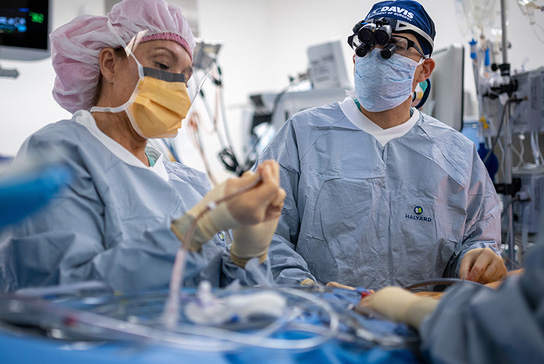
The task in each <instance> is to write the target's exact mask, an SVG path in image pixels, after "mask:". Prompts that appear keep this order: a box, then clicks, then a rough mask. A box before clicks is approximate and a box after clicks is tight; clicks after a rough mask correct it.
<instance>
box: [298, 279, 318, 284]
mask: <svg viewBox="0 0 544 364" xmlns="http://www.w3.org/2000/svg"><path fill="white" fill-rule="evenodd" d="M315 284H317V283H315V281H314V280H313V279H310V278H306V279H305V280H303V281H302V282H300V285H301V286H313V285H315Z"/></svg>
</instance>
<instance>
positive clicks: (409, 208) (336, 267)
mask: <svg viewBox="0 0 544 364" xmlns="http://www.w3.org/2000/svg"><path fill="white" fill-rule="evenodd" d="M346 100H347V101H346ZM346 100H345V101H344V102H352V103H353V100H351V99H346ZM353 107H354V108H356V106H355V104H353ZM265 159H276V160H277V161H278V163H279V164H280V167H281V186H282V187H283V188H284V189H285V191H286V192H287V197H286V198H285V205H284V208H283V212H282V216H281V218H280V222H279V225H278V228H277V230H276V235H275V236H274V238H273V240H272V244H271V247H270V250H269V257H270V262H271V267H272V272H273V274H274V276H275V279H276V282H278V283H289V284H297V283H300V282H301V281H303V280H304V279H306V278H310V279H314V280H317V281H320V282H322V283H326V282H329V281H337V282H340V283H343V284H347V285H351V286H362V287H366V288H372V289H378V288H381V287H383V286H386V285H401V286H404V285H407V284H410V283H414V282H418V281H421V280H425V279H430V278H437V277H443V276H444V277H457V276H458V272H459V266H460V260H461V259H462V257H463V256H464V254H465V253H466V252H467V251H468V250H470V249H473V248H478V247H487V246H489V247H492V248H493V249H498V246H497V243H498V242H499V241H500V230H501V229H500V206H499V201H498V198H497V195H496V192H495V188H494V186H493V183H492V182H491V180H490V179H489V176H488V174H487V171H486V169H485V167H484V165H483V163H482V161H481V160H480V157H479V156H478V153H477V151H476V148H475V146H474V145H473V143H472V142H471V141H470V140H468V139H467V138H466V137H465V136H463V135H462V134H461V133H459V132H457V131H455V130H454V129H452V128H450V127H448V126H446V125H445V124H443V123H441V122H439V121H438V120H435V119H433V118H431V117H430V116H428V115H425V114H423V113H421V114H420V117H419V120H417V121H416V122H415V124H414V126H413V127H412V128H411V129H409V131H408V132H407V133H406V134H404V135H403V136H401V137H398V138H395V139H392V140H390V141H389V142H387V143H386V144H385V145H384V146H382V145H381V144H380V143H379V142H378V141H377V140H376V139H375V138H374V137H373V136H372V135H371V134H369V133H367V132H365V131H363V130H362V129H361V128H359V127H357V126H355V124H354V123H352V122H351V121H350V120H349V119H348V118H347V116H346V115H345V114H344V112H343V110H342V108H341V106H340V104H339V103H332V104H329V105H326V106H324V107H318V108H312V109H308V110H304V111H302V112H300V113H297V114H295V115H294V116H293V117H292V118H291V119H290V120H288V121H287V122H286V123H285V124H284V125H283V126H282V127H281V128H280V130H279V131H278V133H277V134H276V135H275V137H274V138H273V139H272V141H271V142H270V144H269V145H268V146H267V147H266V148H265V150H264V151H263V153H261V155H260V156H259V161H258V163H259V162H262V161H263V160H265Z"/></svg>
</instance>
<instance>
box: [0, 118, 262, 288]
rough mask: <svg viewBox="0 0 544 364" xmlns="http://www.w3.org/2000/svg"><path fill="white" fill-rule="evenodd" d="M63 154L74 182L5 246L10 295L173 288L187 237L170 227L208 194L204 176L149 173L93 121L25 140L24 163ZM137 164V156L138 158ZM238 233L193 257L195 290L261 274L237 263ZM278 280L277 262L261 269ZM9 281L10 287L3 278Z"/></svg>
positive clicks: (160, 166)
mask: <svg viewBox="0 0 544 364" xmlns="http://www.w3.org/2000/svg"><path fill="white" fill-rule="evenodd" d="M51 147H54V148H58V149H59V150H60V151H61V152H62V153H63V157H64V162H65V163H66V164H67V165H68V166H70V167H71V169H72V170H73V171H74V178H73V181H72V184H71V185H70V187H69V188H68V189H66V190H65V191H63V192H62V193H60V194H59V195H58V196H57V197H55V198H54V199H53V200H52V201H51V202H50V205H49V207H48V208H46V209H45V210H43V211H42V212H40V213H38V214H36V215H34V216H32V217H31V218H28V219H27V220H25V221H23V223H21V224H19V225H15V226H14V227H13V229H12V231H11V232H10V235H11V239H10V240H9V241H8V242H5V243H3V244H2V246H1V251H0V257H2V262H1V263H2V267H0V268H2V269H0V272H2V271H3V273H4V275H5V277H4V279H5V280H4V282H3V283H4V284H5V285H6V287H3V288H4V290H16V289H19V288H23V287H29V286H46V285H55V284H59V283H63V284H66V283H73V282H78V281H83V280H98V281H104V282H106V283H107V284H108V285H110V286H111V287H112V288H114V289H116V290H122V291H130V290H142V289H152V288H164V287H167V285H168V283H169V281H170V274H171V270H172V266H173V262H174V259H175V255H176V250H177V249H178V247H179V246H180V242H179V240H178V239H177V238H176V236H175V235H174V234H173V233H172V232H171V230H170V223H171V220H172V219H173V218H178V217H180V216H181V215H182V214H183V213H184V212H185V211H186V210H188V209H190V208H191V207H193V206H194V205H195V204H196V203H197V202H198V201H199V200H200V199H201V198H202V196H204V194H206V192H208V190H209V188H210V187H209V183H208V180H207V179H206V176H205V174H204V173H202V172H199V171H196V170H194V169H191V168H189V167H187V166H184V165H182V164H180V163H173V162H166V161H163V160H162V156H160V153H158V152H157V151H156V150H152V149H149V150H146V152H147V154H148V155H152V156H154V157H153V158H154V159H155V160H156V161H157V163H156V164H155V166H154V167H152V168H148V167H145V166H144V165H143V163H141V162H140V163H138V161H137V160H136V161H135V158H136V157H134V156H133V155H132V154H130V153H129V152H128V151H127V150H126V149H124V148H123V147H121V146H120V145H119V144H117V143H116V142H114V141H113V140H112V139H109V138H108V137H107V136H105V135H104V134H103V133H101V132H100V130H99V129H98V128H97V127H96V123H95V121H94V119H93V118H92V116H91V114H90V113H88V112H86V111H80V112H77V113H76V114H74V117H73V119H72V120H64V121H60V122H58V123H55V124H51V125H48V126H46V127H44V128H43V129H41V130H39V131H38V132H36V133H35V134H34V135H32V136H31V137H30V138H29V139H27V140H26V141H25V143H24V144H23V146H22V148H21V150H20V151H19V154H18V156H17V158H25V156H26V155H27V154H29V153H31V152H33V153H34V152H38V153H39V152H40V151H45V150H48V149H49V148H51ZM131 158H132V159H131ZM229 242H230V238H229V234H221V233H220V234H217V235H216V236H215V237H214V238H213V239H212V240H211V241H210V242H208V243H207V244H205V245H204V246H203V248H202V251H201V252H199V253H189V254H188V261H187V266H186V270H185V278H186V279H185V285H186V286H195V285H196V284H197V283H198V282H199V281H200V280H201V279H204V278H205V279H207V280H209V281H210V282H211V283H212V285H214V286H225V285H226V284H228V283H230V282H231V281H233V280H234V279H235V278H238V279H240V281H241V283H242V284H254V280H253V278H252V275H251V274H249V273H247V272H246V271H245V270H243V269H241V268H239V267H237V266H236V265H235V264H234V263H233V262H232V261H231V260H230V257H229V253H228V247H227V246H228V243H229ZM260 269H262V273H264V274H267V275H269V276H270V271H269V265H268V262H265V263H264V264H262V265H261V266H260ZM1 280H2V279H1V277H0V281H1Z"/></svg>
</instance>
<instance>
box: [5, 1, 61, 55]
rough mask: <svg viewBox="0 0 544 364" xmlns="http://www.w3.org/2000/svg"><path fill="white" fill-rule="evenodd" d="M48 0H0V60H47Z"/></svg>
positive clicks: (49, 25) (49, 9)
mask: <svg viewBox="0 0 544 364" xmlns="http://www.w3.org/2000/svg"><path fill="white" fill-rule="evenodd" d="M49 5H50V1H49V0H2V1H0V58H1V59H13V60H36V59H43V58H47V57H49V54H50V52H49V38H48V35H49V31H50V27H51V24H50V19H51V18H50V13H51V8H50V6H49Z"/></svg>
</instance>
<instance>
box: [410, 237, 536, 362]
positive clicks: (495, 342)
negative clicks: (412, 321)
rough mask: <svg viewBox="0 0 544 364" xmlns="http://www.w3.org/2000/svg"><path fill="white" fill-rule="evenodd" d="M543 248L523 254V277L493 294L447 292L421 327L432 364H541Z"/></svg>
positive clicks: (471, 289)
mask: <svg viewBox="0 0 544 364" xmlns="http://www.w3.org/2000/svg"><path fill="white" fill-rule="evenodd" d="M542 262H544V244H540V245H538V246H534V247H533V248H532V250H530V251H529V252H528V255H527V259H526V267H525V273H524V275H523V276H512V277H509V278H508V279H507V280H506V281H505V282H504V283H503V284H502V285H501V287H499V289H498V290H494V289H491V288H488V287H485V286H480V287H478V286H475V285H473V284H460V285H456V286H454V287H452V288H450V289H449V290H448V291H447V292H446V294H445V295H444V296H443V297H442V299H441V302H440V304H439V305H438V307H437V309H436V310H435V311H434V312H433V313H432V314H431V315H429V316H428V317H426V318H425V320H424V321H423V323H422V326H421V328H420V334H421V338H422V349H423V351H424V353H425V355H426V356H427V357H428V358H429V359H430V360H431V362H433V363H452V364H453V363H456V364H463V363H520V364H521V363H524V364H527V363H542V359H543V358H544V265H543V264H542Z"/></svg>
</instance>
